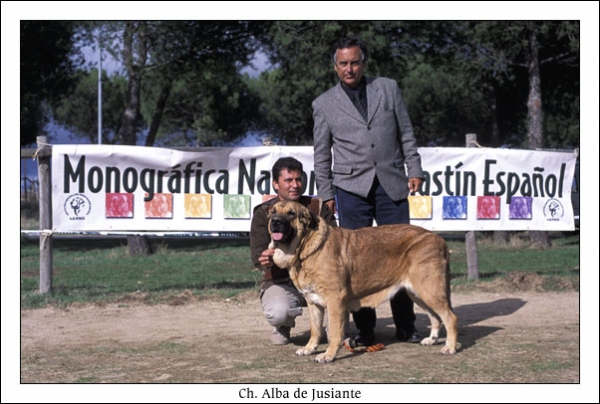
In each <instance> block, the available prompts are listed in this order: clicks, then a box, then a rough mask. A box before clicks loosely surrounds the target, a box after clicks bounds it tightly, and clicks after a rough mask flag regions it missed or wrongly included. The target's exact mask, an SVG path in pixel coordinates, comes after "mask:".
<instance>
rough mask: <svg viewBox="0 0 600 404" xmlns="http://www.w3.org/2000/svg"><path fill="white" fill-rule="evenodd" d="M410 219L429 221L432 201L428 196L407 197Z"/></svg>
mask: <svg viewBox="0 0 600 404" xmlns="http://www.w3.org/2000/svg"><path fill="white" fill-rule="evenodd" d="M408 206H409V207H410V218H411V219H431V217H432V215H433V199H432V198H431V196H429V195H410V196H409V197H408Z"/></svg>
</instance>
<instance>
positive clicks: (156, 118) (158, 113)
mask: <svg viewBox="0 0 600 404" xmlns="http://www.w3.org/2000/svg"><path fill="white" fill-rule="evenodd" d="M172 87H173V80H171V79H167V81H165V82H164V83H163V85H162V88H161V90H160V95H159V96H158V101H156V107H155V108H154V114H152V122H151V124H150V130H149V131H148V137H146V146H147V147H150V146H154V141H155V140H156V134H157V133H158V128H159V126H160V121H161V119H162V116H163V112H164V111H165V106H166V105H167V100H168V99H169V95H170V94H171V88H172Z"/></svg>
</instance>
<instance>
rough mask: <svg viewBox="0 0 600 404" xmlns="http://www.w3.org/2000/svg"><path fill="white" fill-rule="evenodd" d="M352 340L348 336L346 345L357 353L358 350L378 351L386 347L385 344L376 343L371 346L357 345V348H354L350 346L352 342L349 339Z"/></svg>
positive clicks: (345, 341)
mask: <svg viewBox="0 0 600 404" xmlns="http://www.w3.org/2000/svg"><path fill="white" fill-rule="evenodd" d="M349 340H350V338H346V339H345V340H344V343H343V344H344V347H345V348H346V349H347V350H349V351H350V352H352V353H357V352H377V351H381V350H384V349H385V345H383V344H375V345H371V346H357V347H355V348H352V347H351V346H350V344H349V343H348V341H349Z"/></svg>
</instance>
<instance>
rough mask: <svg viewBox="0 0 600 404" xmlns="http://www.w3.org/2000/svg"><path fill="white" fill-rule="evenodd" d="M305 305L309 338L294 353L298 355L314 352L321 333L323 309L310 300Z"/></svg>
mask: <svg viewBox="0 0 600 404" xmlns="http://www.w3.org/2000/svg"><path fill="white" fill-rule="evenodd" d="M307 305H308V314H309V318H310V339H309V340H308V344H306V345H305V346H303V347H302V348H300V349H298V350H297V351H296V355H299V356H308V355H312V354H314V353H315V352H316V351H317V347H318V346H319V341H320V340H321V335H322V334H323V316H324V313H325V309H324V308H323V307H320V306H317V305H315V304H314V303H311V302H310V301H307Z"/></svg>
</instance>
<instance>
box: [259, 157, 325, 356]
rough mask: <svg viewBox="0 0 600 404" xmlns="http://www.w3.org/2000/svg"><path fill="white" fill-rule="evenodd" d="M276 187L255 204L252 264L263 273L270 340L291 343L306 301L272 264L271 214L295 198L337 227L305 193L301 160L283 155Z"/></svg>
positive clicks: (318, 202)
mask: <svg viewBox="0 0 600 404" xmlns="http://www.w3.org/2000/svg"><path fill="white" fill-rule="evenodd" d="M272 182H273V189H274V190H275V192H276V193H277V196H276V197H274V198H272V199H270V200H268V201H266V202H264V203H262V204H260V205H258V206H256V207H255V208H254V213H253V215H252V224H251V228H250V254H251V256H252V263H253V264H254V266H255V267H256V268H258V269H259V270H260V271H261V272H262V282H261V285H260V301H261V305H262V309H263V314H264V316H265V318H266V319H267V321H268V322H269V324H271V325H272V326H273V331H272V333H271V343H273V344H275V345H284V344H288V343H289V342H290V331H291V329H292V328H293V327H294V326H295V325H296V320H295V318H296V317H297V316H299V315H301V314H302V306H306V301H305V300H304V297H303V296H302V294H301V293H300V292H299V291H298V289H296V287H295V286H294V284H293V283H292V280H291V279H290V277H289V274H288V272H287V270H285V269H281V268H279V267H277V265H275V264H274V263H273V253H274V252H275V250H273V249H269V248H268V246H269V243H270V242H271V236H270V234H269V229H268V224H269V219H268V213H269V210H270V209H271V207H272V206H273V205H274V204H275V203H276V202H278V201H295V202H299V203H301V204H302V205H304V206H306V207H307V208H309V209H310V210H311V211H312V212H313V213H314V214H315V215H318V216H321V217H322V218H323V219H325V222H326V223H328V224H329V225H331V226H337V222H336V220H335V216H334V215H333V212H332V211H331V210H330V209H329V208H328V207H327V205H325V204H322V203H321V200H320V199H319V198H311V197H309V196H303V195H302V188H303V187H302V163H301V162H300V161H298V160H296V159H295V158H293V157H282V158H280V159H279V160H277V161H276V162H275V164H274V165H273V170H272Z"/></svg>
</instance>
